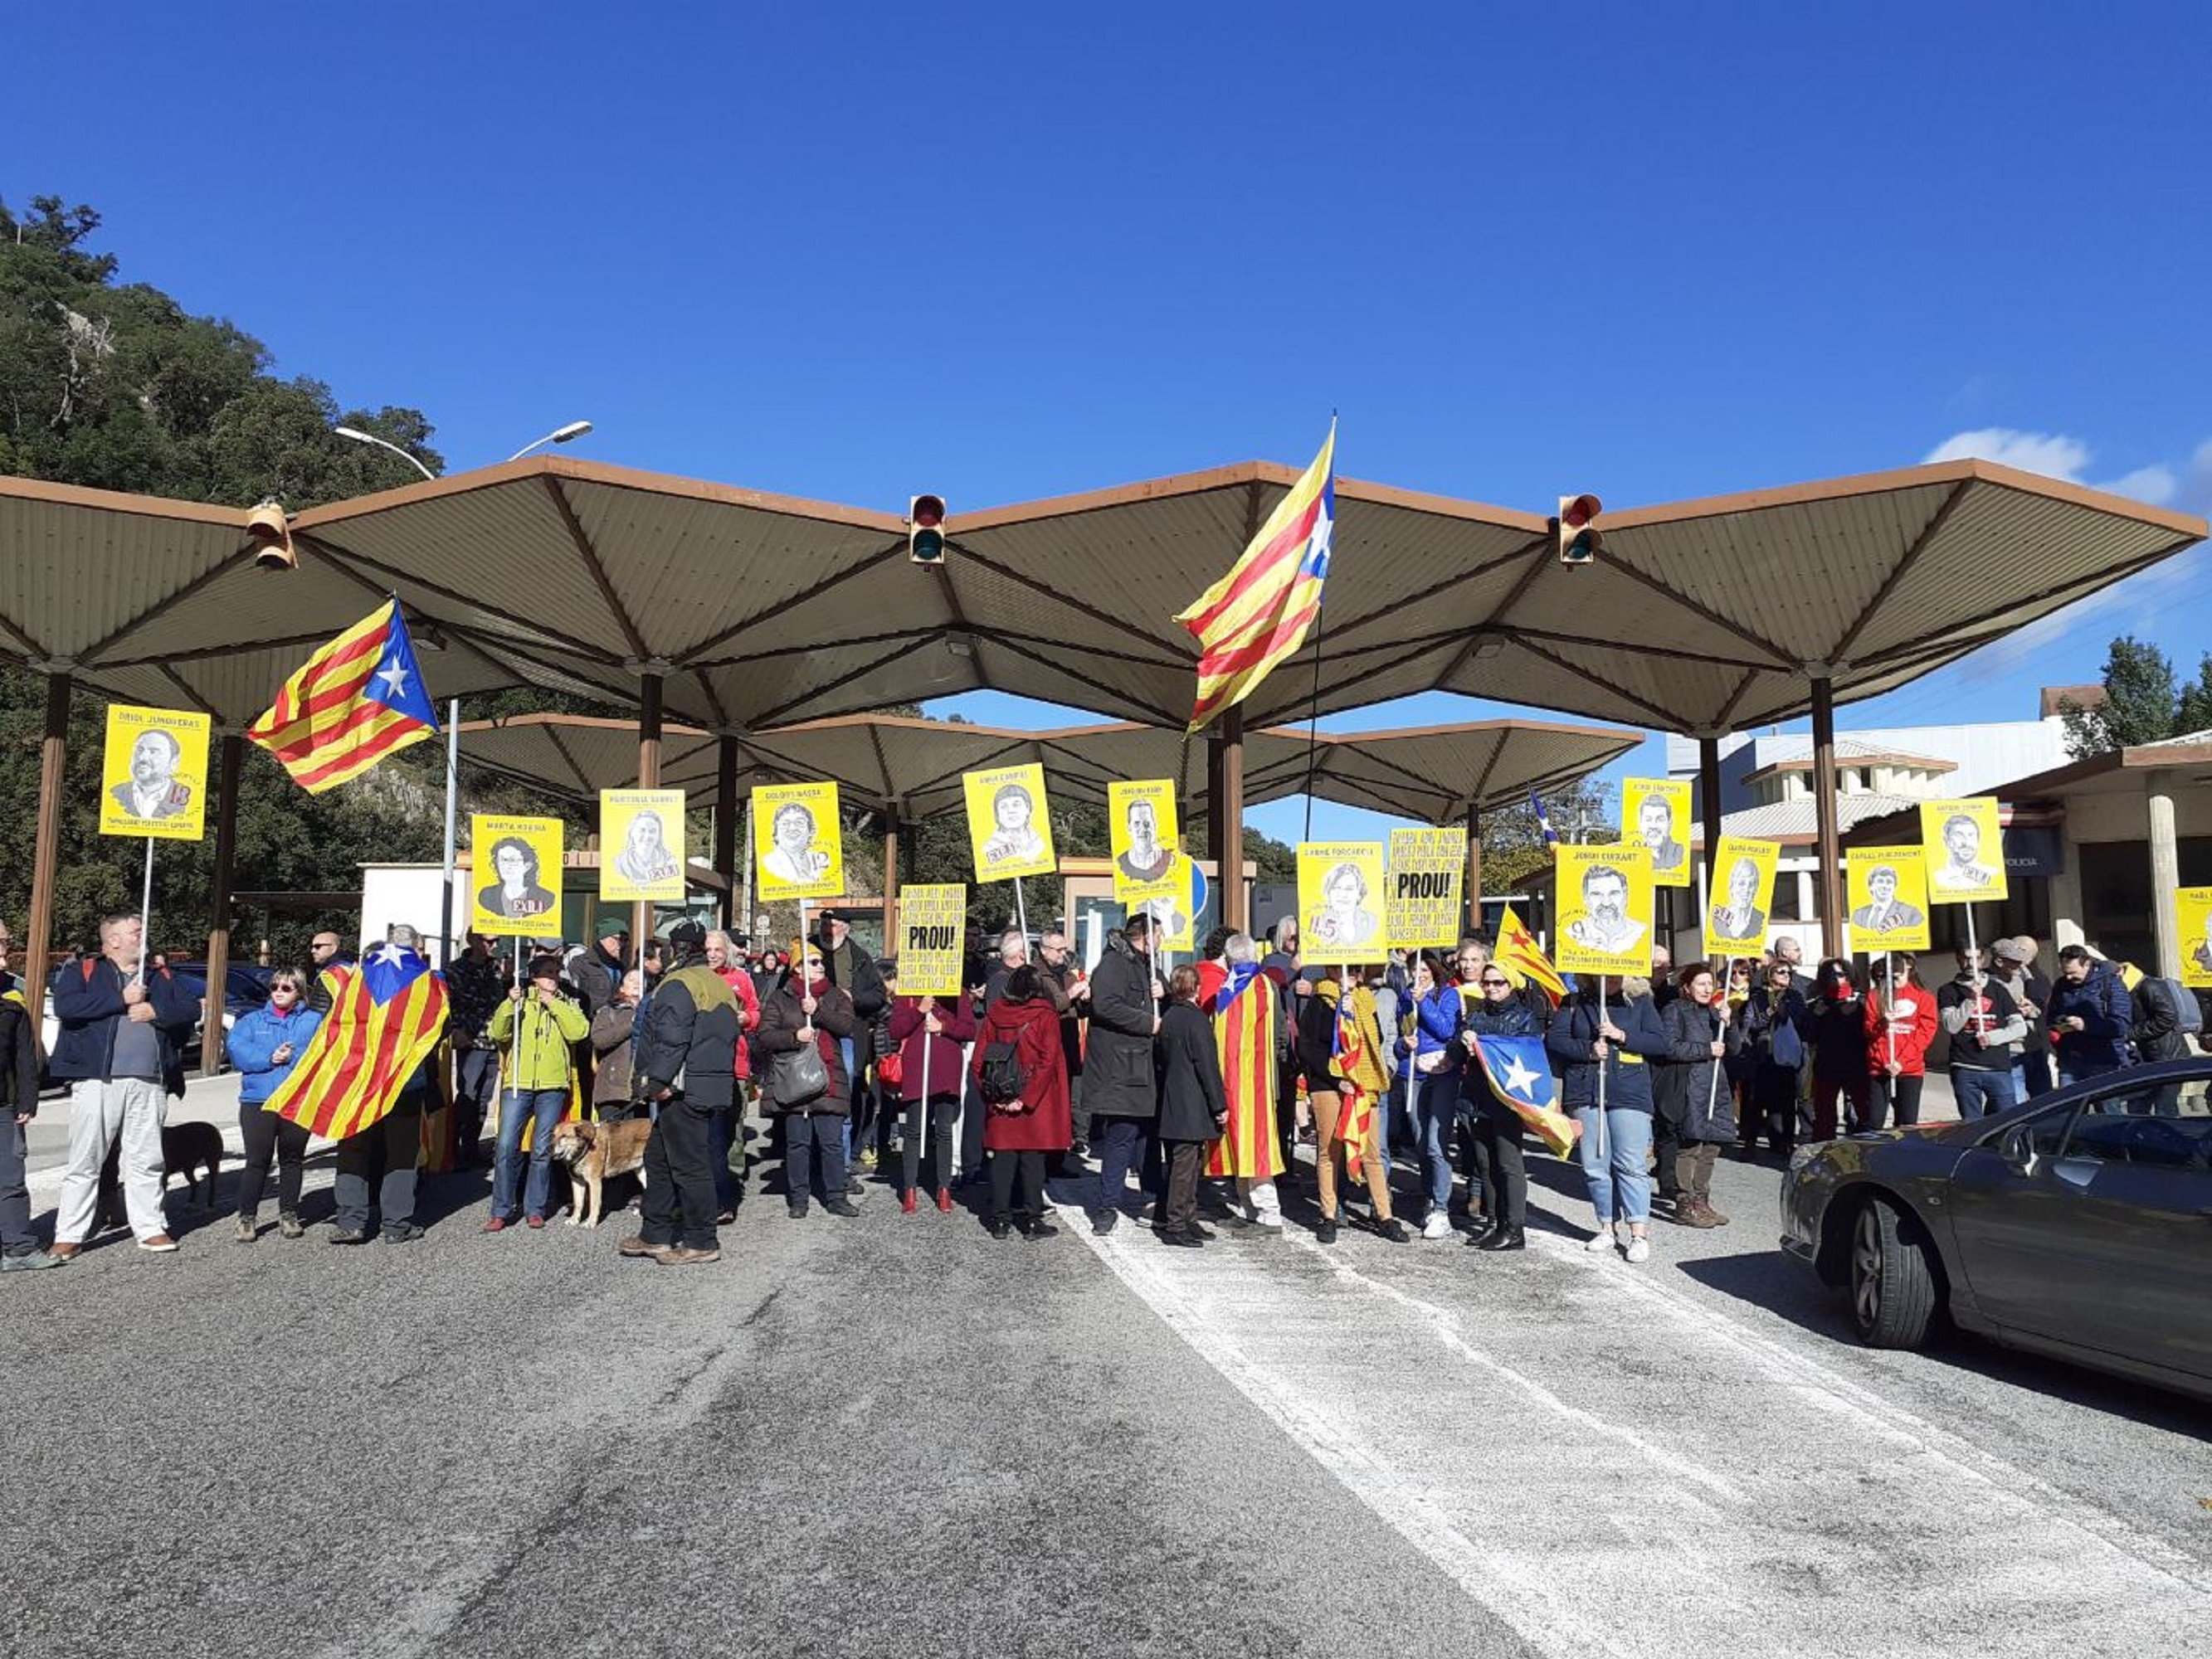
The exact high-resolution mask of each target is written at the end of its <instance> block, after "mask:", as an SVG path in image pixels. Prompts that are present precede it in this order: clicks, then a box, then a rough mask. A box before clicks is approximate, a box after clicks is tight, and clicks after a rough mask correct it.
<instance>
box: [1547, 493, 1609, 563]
mask: <svg viewBox="0 0 2212 1659" xmlns="http://www.w3.org/2000/svg"><path fill="white" fill-rule="evenodd" d="M1604 510H1605V503H1604V502H1602V501H1600V500H1598V498H1597V497H1596V496H1595V495H1562V496H1560V497H1559V516H1558V517H1557V518H1555V519H1553V520H1552V550H1553V552H1555V553H1557V554H1558V555H1559V562H1560V563H1561V564H1589V563H1592V562H1595V560H1596V558H1597V554H1598V550H1599V549H1600V548H1601V547H1603V546H1604V545H1605V537H1604V536H1603V535H1602V534H1601V532H1599V530H1598V527H1597V515H1598V514H1599V513H1601V512H1603V511H1604Z"/></svg>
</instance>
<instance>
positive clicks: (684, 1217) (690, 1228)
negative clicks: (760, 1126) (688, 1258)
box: [639, 1095, 714, 1250]
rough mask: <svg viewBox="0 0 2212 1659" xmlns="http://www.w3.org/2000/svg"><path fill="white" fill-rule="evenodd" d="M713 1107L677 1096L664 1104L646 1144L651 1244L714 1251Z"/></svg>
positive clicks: (646, 1236)
mask: <svg viewBox="0 0 2212 1659" xmlns="http://www.w3.org/2000/svg"><path fill="white" fill-rule="evenodd" d="M713 1115H714V1108H712V1107H710V1106H694V1105H693V1104H692V1103H690V1101H688V1100H685V1099H684V1097H682V1096H680V1095H678V1096H677V1097H675V1098H673V1099H671V1100H670V1101H668V1102H666V1103H665V1104H663V1105H662V1107H661V1109H660V1110H659V1112H658V1113H657V1114H656V1115H654V1117H653V1136H652V1139H649V1140H647V1142H646V1143H645V1225H644V1226H643V1227H641V1229H639V1232H640V1235H641V1237H643V1238H644V1240H645V1242H646V1243H648V1244H674V1243H678V1237H677V1235H678V1232H679V1231H680V1232H681V1233H682V1235H683V1237H682V1241H681V1242H682V1243H684V1244H685V1245H688V1246H689V1247H690V1249H695V1250H711V1249H714V1173H713V1171H711V1170H708V1167H707V1159H708V1155H709V1154H708V1128H707V1125H708V1120H709V1119H710V1118H711V1117H713Z"/></svg>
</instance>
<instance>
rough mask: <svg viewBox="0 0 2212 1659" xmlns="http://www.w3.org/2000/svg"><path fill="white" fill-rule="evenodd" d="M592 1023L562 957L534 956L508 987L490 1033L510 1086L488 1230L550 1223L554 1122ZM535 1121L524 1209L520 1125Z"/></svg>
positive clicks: (564, 1102) (565, 1101)
mask: <svg viewBox="0 0 2212 1659" xmlns="http://www.w3.org/2000/svg"><path fill="white" fill-rule="evenodd" d="M591 1030H592V1025H591V1022H590V1021H589V1020H587V1019H586V1018H584V1011H583V1009H582V1007H580V1006H579V1005H578V1004H577V1002H576V1000H575V999H574V998H573V997H569V996H564V995H563V994H562V991H561V958H560V957H552V956H544V957H535V958H533V959H532V962H531V964H530V978H529V981H528V982H527V983H526V984H524V985H518V986H516V987H514V988H513V990H512V991H510V992H508V993H507V1000H506V1001H505V1002H502V1003H501V1004H500V1005H499V1006H498V1008H497V1009H495V1011H494V1012H493V1013H492V1017H491V1024H489V1026H488V1027H486V1029H485V1032H484V1035H485V1036H487V1037H489V1039H490V1041H491V1044H492V1046H493V1047H494V1048H497V1049H499V1050H500V1051H501V1054H500V1059H501V1063H502V1065H504V1066H505V1067H506V1069H507V1090H506V1092H505V1094H504V1095H503V1097H501V1109H500V1114H499V1151H498V1153H497V1155H496V1157H495V1159H494V1161H493V1164H492V1176H491V1215H490V1217H489V1219H487V1220H486V1221H485V1223H484V1225H483V1230H484V1231H486V1232H488V1233H496V1232H501V1231H505V1230H506V1229H507V1228H509V1227H512V1226H513V1225H514V1224H515V1223H516V1222H517V1221H523V1220H526V1221H527V1222H528V1223H529V1224H530V1225H532V1227H543V1226H544V1225H545V1206H546V1201H547V1200H548V1198H549V1197H550V1194H551V1193H552V1189H553V1126H554V1125H555V1124H556V1123H558V1122H559V1121H561V1114H562V1111H563V1110H564V1109H566V1108H567V1107H568V1087H569V1083H570V1080H571V1079H572V1078H573V1077H574V1066H575V1062H574V1057H573V1053H572V1049H573V1045H574V1044H576V1043H579V1042H583V1041H584V1039H585V1038H586V1037H587V1036H590V1035H591ZM526 1121H534V1122H535V1123H536V1124H537V1126H538V1127H536V1129H534V1130H533V1131H532V1133H531V1139H530V1187H529V1191H528V1192H527V1193H526V1194H525V1196H524V1199H523V1207H522V1212H521V1213H518V1212H516V1209H515V1203H514V1199H515V1192H514V1189H515V1188H516V1186H517V1185H518V1184H519V1182H520V1179H521V1176H522V1126H523V1124H524V1123H525V1122H526Z"/></svg>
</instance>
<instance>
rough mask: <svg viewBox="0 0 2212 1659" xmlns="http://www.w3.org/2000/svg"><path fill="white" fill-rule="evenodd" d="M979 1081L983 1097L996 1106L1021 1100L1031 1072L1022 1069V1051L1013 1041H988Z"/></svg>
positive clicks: (985, 1046) (984, 1050) (984, 1049)
mask: <svg viewBox="0 0 2212 1659" xmlns="http://www.w3.org/2000/svg"><path fill="white" fill-rule="evenodd" d="M978 1081H979V1083H980V1084H981V1087H982V1091H983V1098H984V1099H985V1100H987V1101H988V1102H990V1103H991V1104H993V1105H994V1106H1006V1105H1010V1104H1012V1103H1013V1102H1015V1101H1018V1100H1019V1099H1020V1098H1021V1097H1022V1091H1023V1090H1024V1089H1026V1088H1027V1087H1029V1082H1030V1079H1029V1073H1026V1072H1024V1071H1023V1070H1022V1061H1021V1051H1020V1050H1019V1049H1018V1048H1016V1047H1015V1045H1014V1044H1012V1043H1011V1042H990V1043H986V1044H985V1045H984V1046H983V1065H982V1068H981V1072H980V1073H979V1074H978Z"/></svg>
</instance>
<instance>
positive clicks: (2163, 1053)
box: [2130, 974, 2189, 1066]
mask: <svg viewBox="0 0 2212 1659" xmlns="http://www.w3.org/2000/svg"><path fill="white" fill-rule="evenodd" d="M2188 994H2189V992H2188V991H2187V990H2186V989H2185V988H2184V987H2181V986H2179V984H2177V983H2176V981H2172V980H2170V979H2153V978H2152V977H2151V976H2150V975H2148V974H2145V975H2143V976H2142V978H2141V979H2139V980H2137V981H2136V988H2135V992H2134V994H2133V996H2132V997H2131V998H2130V1001H2131V1003H2132V1005H2133V1008H2134V1012H2135V1028H2134V1030H2133V1032H2132V1035H2133V1036H2134V1038H2135V1044H2136V1054H2139V1055H2141V1056H2142V1061H2143V1064H2145V1065H2146V1066H2148V1065H2150V1064H2152V1063H2153V1062H2154V1061H2157V1060H2186V1059H2188V1058H2189V1034H2188V1033H2187V1032H2185V1030H2182V1029H2181V1018H2180V1016H2181V1011H2180V1010H2179V1008H2177V1007H2176V1006H2174V1004H2173V999H2174V998H2175V996H2177V995H2179V996H2187V995H2188Z"/></svg>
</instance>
